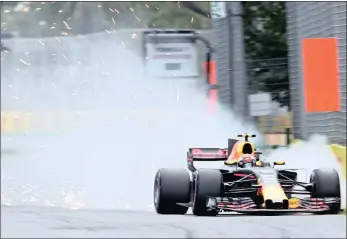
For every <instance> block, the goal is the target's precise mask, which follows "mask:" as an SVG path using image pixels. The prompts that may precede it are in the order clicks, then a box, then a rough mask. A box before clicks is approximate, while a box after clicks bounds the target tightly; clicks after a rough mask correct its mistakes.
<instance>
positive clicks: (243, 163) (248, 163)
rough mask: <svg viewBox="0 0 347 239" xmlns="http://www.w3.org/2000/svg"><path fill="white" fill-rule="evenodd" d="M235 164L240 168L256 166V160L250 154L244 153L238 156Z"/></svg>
mask: <svg viewBox="0 0 347 239" xmlns="http://www.w3.org/2000/svg"><path fill="white" fill-rule="evenodd" d="M237 164H238V165H237V166H238V167H240V168H252V167H255V166H256V164H257V160H256V158H255V157H254V155H252V154H244V155H242V156H241V157H240V158H239V160H238V162H237Z"/></svg>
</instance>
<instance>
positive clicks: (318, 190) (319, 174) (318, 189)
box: [310, 168, 341, 214]
mask: <svg viewBox="0 0 347 239" xmlns="http://www.w3.org/2000/svg"><path fill="white" fill-rule="evenodd" d="M310 182H311V183H312V186H313V187H312V194H311V197H313V198H325V197H336V198H340V199H341V189H340V178H339V174H338V173H337V172H336V170H335V169H330V168H323V169H315V170H313V172H312V174H311V178H310ZM340 210H341V202H340V203H337V204H333V205H332V208H331V211H329V213H331V214H336V213H339V212H340Z"/></svg>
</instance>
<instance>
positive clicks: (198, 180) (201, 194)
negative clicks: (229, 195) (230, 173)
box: [192, 169, 223, 216]
mask: <svg viewBox="0 0 347 239" xmlns="http://www.w3.org/2000/svg"><path fill="white" fill-rule="evenodd" d="M195 173H196V174H195V176H194V182H193V183H194V192H193V202H192V211H193V214H194V215H196V216H217V215H218V211H208V210H207V208H206V198H207V196H210V197H221V196H222V194H223V178H222V174H221V172H220V171H218V170H216V169H199V170H197V171H196V172H195Z"/></svg>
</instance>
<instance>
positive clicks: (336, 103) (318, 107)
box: [302, 38, 341, 112]
mask: <svg viewBox="0 0 347 239" xmlns="http://www.w3.org/2000/svg"><path fill="white" fill-rule="evenodd" d="M337 46H338V44H337V39H336V38H306V39H303V40H302V57H303V61H302V62H303V78H304V94H305V96H304V98H305V111H306V112H331V111H340V110H341V99H340V79H339V69H338V68H339V64H338V49H337Z"/></svg>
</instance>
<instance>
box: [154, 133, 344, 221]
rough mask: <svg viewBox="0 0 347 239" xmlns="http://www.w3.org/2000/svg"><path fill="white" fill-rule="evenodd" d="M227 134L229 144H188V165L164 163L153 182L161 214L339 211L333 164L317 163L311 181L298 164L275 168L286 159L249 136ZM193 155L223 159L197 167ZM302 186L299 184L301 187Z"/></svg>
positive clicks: (197, 157)
mask: <svg viewBox="0 0 347 239" xmlns="http://www.w3.org/2000/svg"><path fill="white" fill-rule="evenodd" d="M239 136H242V137H244V138H245V140H235V139H229V140H228V148H226V149H224V148H190V149H189V150H188V152H187V161H188V169H189V170H190V171H191V174H192V177H190V175H189V172H188V170H186V169H160V170H158V172H157V174H156V176H155V182H154V206H155V209H156V211H157V213H159V214H185V213H187V211H188V209H189V207H191V208H192V212H193V214H194V215H197V216H216V215H217V214H218V213H219V212H239V213H260V214H266V213H271V214H275V213H294V212H304V213H319V214H322V213H325V214H335V213H338V212H339V211H341V209H340V207H341V192H340V180H339V175H338V173H337V172H336V170H334V169H330V168H324V169H315V170H314V171H313V172H312V174H311V177H310V182H298V181H297V172H296V170H298V169H276V168H275V166H276V165H284V164H285V163H284V162H274V163H272V164H271V163H270V162H266V161H261V160H260V158H259V155H260V154H261V153H260V152H257V151H256V150H255V149H254V146H253V144H252V143H251V142H249V141H248V138H249V137H255V135H248V134H245V135H239ZM195 161H224V165H222V166H221V168H220V169H206V168H204V169H196V168H195V167H194V162H195ZM298 187H299V189H297V188H298ZM293 194H295V195H296V194H302V195H308V197H307V198H297V197H292V195H293Z"/></svg>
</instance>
